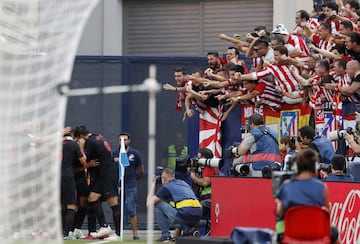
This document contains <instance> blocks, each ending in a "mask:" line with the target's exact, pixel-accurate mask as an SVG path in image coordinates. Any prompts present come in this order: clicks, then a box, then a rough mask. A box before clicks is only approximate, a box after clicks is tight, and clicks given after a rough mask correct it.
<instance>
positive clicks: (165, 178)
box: [146, 168, 202, 242]
mask: <svg viewBox="0 0 360 244" xmlns="http://www.w3.org/2000/svg"><path fill="white" fill-rule="evenodd" d="M161 182H162V186H161V187H160V188H159V189H158V190H157V191H156V193H155V183H156V181H154V182H153V183H152V186H151V190H150V192H149V194H148V196H147V199H146V205H147V206H149V205H150V204H151V203H153V204H155V218H156V221H157V223H158V224H159V226H160V229H161V237H160V238H159V239H158V240H156V241H158V242H167V241H171V240H172V239H173V238H172V237H171V235H170V232H169V227H170V225H173V226H175V232H174V237H177V236H179V235H180V234H181V231H182V232H183V233H182V234H183V235H196V234H199V232H198V230H197V226H198V224H199V221H200V218H201V216H202V208H201V204H200V202H199V201H198V199H197V197H196V196H195V193H194V192H193V190H192V189H191V187H190V186H189V185H188V184H187V183H185V182H184V181H183V180H178V179H175V173H174V170H172V169H170V168H165V169H164V170H163V171H162V173H161Z"/></svg>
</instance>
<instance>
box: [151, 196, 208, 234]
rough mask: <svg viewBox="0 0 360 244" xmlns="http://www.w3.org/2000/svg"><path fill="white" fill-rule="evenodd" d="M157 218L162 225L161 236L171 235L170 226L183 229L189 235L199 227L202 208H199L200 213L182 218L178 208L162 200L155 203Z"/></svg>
mask: <svg viewBox="0 0 360 244" xmlns="http://www.w3.org/2000/svg"><path fill="white" fill-rule="evenodd" d="M155 218H156V221H157V223H158V225H159V226H160V230H161V236H164V237H167V236H170V232H169V228H170V226H173V227H175V228H179V229H181V230H183V231H184V234H185V235H187V234H188V233H189V232H191V231H192V230H193V229H194V228H196V227H197V225H198V223H199V221H200V218H201V209H200V208H199V214H198V215H196V216H195V215H194V216H188V217H182V218H181V217H179V216H178V215H177V210H176V209H175V208H173V207H171V206H170V204H168V203H166V202H163V201H161V202H159V203H158V204H156V205H155Z"/></svg>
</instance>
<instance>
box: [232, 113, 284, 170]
mask: <svg viewBox="0 0 360 244" xmlns="http://www.w3.org/2000/svg"><path fill="white" fill-rule="evenodd" d="M248 123H249V126H250V130H249V132H248V133H247V134H245V137H244V140H243V141H242V142H241V144H240V145H239V146H238V148H237V153H238V155H239V156H240V157H239V158H238V159H236V160H234V162H233V165H234V166H235V169H236V168H237V166H242V165H244V164H245V166H246V167H247V168H248V169H249V170H246V171H248V172H247V173H248V174H249V176H253V177H254V176H255V177H263V173H262V170H263V168H266V167H271V166H273V167H278V168H279V169H280V168H281V166H280V162H281V156H280V151H279V144H278V141H277V139H276V138H277V135H276V133H275V132H274V131H273V130H271V129H270V128H268V127H266V126H265V125H264V117H263V116H262V115H260V114H254V115H252V116H250V118H249V122H248ZM240 171H241V169H240ZM243 175H245V174H243Z"/></svg>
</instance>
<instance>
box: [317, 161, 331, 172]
mask: <svg viewBox="0 0 360 244" xmlns="http://www.w3.org/2000/svg"><path fill="white" fill-rule="evenodd" d="M317 170H318V171H324V172H325V173H327V174H330V173H331V164H324V163H319V165H318V169H317Z"/></svg>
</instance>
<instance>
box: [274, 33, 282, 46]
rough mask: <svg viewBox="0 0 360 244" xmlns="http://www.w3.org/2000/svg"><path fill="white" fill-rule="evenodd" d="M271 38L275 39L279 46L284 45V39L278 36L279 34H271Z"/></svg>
mask: <svg viewBox="0 0 360 244" xmlns="http://www.w3.org/2000/svg"><path fill="white" fill-rule="evenodd" d="M271 40H275V41H277V43H279V45H280V46H284V45H285V40H284V38H282V37H281V36H279V35H273V36H272V37H271Z"/></svg>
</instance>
